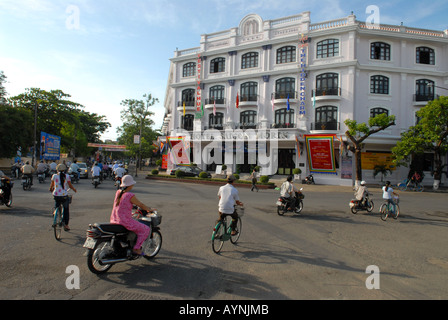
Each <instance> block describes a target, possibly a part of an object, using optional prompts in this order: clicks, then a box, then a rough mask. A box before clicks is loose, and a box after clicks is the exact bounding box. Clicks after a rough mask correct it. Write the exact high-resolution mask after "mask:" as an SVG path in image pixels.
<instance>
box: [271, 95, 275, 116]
mask: <svg viewBox="0 0 448 320" xmlns="http://www.w3.org/2000/svg"><path fill="white" fill-rule="evenodd" d="M274 95H275V94H274V93H273V94H272V96H271V97H272V99H271V104H272V112H274Z"/></svg>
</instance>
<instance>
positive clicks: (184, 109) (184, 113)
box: [184, 101, 185, 117]
mask: <svg viewBox="0 0 448 320" xmlns="http://www.w3.org/2000/svg"><path fill="white" fill-rule="evenodd" d="M184 117H185V101H184Z"/></svg>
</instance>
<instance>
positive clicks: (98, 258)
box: [83, 208, 162, 274]
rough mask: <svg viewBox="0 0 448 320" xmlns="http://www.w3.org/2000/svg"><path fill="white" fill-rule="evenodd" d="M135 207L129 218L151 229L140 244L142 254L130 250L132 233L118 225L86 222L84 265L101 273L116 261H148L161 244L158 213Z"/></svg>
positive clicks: (132, 238) (132, 241) (133, 234)
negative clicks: (140, 259) (141, 259)
mask: <svg viewBox="0 0 448 320" xmlns="http://www.w3.org/2000/svg"><path fill="white" fill-rule="evenodd" d="M136 209H137V210H136V211H135V212H134V215H133V218H134V219H135V220H137V221H139V222H141V223H144V224H146V225H147V226H149V227H150V228H151V232H150V235H149V236H148V238H147V239H146V240H145V242H143V244H142V249H143V253H142V255H136V254H135V253H133V251H132V248H133V247H134V245H135V243H136V241H137V235H136V234H135V233H134V232H132V231H129V230H127V229H126V228H125V227H123V226H122V225H118V224H110V223H95V224H93V225H92V224H90V225H89V228H88V229H87V237H86V241H85V243H84V245H83V247H84V248H86V249H87V266H88V268H89V270H90V271H91V272H92V273H95V274H102V273H105V272H107V271H108V270H109V269H110V268H112V266H113V265H114V264H116V263H120V262H126V261H132V260H137V259H139V258H141V257H143V258H145V259H147V260H150V259H152V258H154V257H155V256H156V255H157V254H158V253H159V251H160V249H161V247H162V234H161V232H160V227H159V226H160V224H161V223H162V216H161V215H160V214H158V213H157V211H154V212H153V213H151V214H150V213H149V212H147V211H144V210H142V209H140V208H136Z"/></svg>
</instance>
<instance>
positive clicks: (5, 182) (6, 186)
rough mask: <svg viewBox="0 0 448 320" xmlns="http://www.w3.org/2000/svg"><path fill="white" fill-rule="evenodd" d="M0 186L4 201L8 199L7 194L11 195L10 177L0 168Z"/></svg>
mask: <svg viewBox="0 0 448 320" xmlns="http://www.w3.org/2000/svg"><path fill="white" fill-rule="evenodd" d="M0 180H1V184H0V188H1V189H2V190H3V197H4V199H3V200H4V201H3V202H4V203H6V202H8V201H9V196H10V195H11V179H10V178H9V177H8V176H7V175H6V174H4V173H3V171H2V170H0Z"/></svg>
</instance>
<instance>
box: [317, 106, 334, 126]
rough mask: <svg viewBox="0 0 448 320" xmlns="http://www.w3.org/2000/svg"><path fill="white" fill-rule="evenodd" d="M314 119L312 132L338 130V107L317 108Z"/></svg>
mask: <svg viewBox="0 0 448 320" xmlns="http://www.w3.org/2000/svg"><path fill="white" fill-rule="evenodd" d="M315 118H316V122H315V123H314V130H338V122H337V121H338V107H335V106H323V107H318V108H316V116H315Z"/></svg>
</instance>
